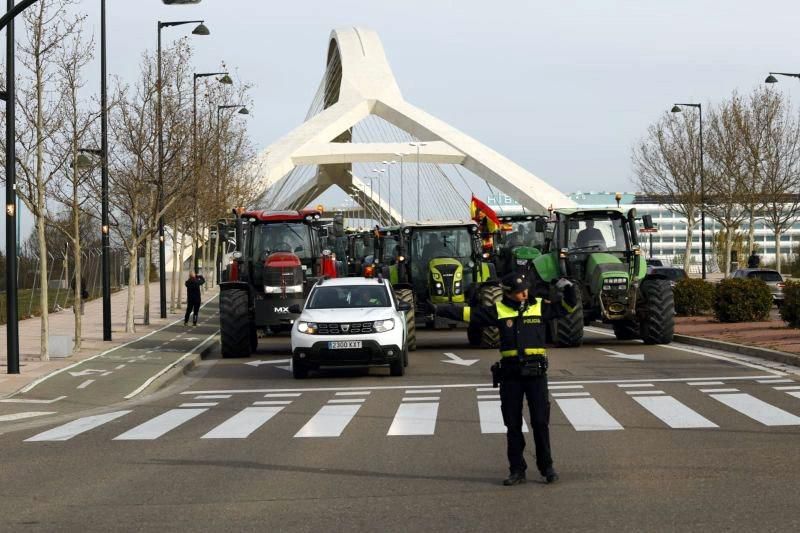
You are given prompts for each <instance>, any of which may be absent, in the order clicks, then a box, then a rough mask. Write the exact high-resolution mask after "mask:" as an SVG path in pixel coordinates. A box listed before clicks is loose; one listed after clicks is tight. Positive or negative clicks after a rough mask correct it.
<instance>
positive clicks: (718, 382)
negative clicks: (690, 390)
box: [689, 381, 725, 387]
mask: <svg viewBox="0 0 800 533" xmlns="http://www.w3.org/2000/svg"><path fill="white" fill-rule="evenodd" d="M689 385H691V386H693V387H702V386H707V385H725V383H723V382H722V381H695V382H694V383H689Z"/></svg>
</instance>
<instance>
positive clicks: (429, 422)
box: [387, 402, 439, 435]
mask: <svg viewBox="0 0 800 533" xmlns="http://www.w3.org/2000/svg"><path fill="white" fill-rule="evenodd" d="M438 411H439V402H420V403H417V402H415V403H401V404H400V407H398V408H397V412H396V413H395V415H394V420H392V425H391V427H389V432H388V433H387V435H433V432H434V431H435V429H436V415H437V413H438Z"/></svg>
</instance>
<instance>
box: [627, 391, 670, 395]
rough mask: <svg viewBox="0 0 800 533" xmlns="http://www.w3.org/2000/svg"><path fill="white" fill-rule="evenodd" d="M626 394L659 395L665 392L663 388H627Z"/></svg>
mask: <svg viewBox="0 0 800 533" xmlns="http://www.w3.org/2000/svg"><path fill="white" fill-rule="evenodd" d="M625 394H627V395H628V396H648V395H649V396H658V395H659V394H664V391H663V390H627V391H625Z"/></svg>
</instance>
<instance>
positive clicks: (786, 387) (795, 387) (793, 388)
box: [773, 385, 800, 390]
mask: <svg viewBox="0 0 800 533" xmlns="http://www.w3.org/2000/svg"><path fill="white" fill-rule="evenodd" d="M773 388H774V389H775V390H800V385H787V386H783V387H773Z"/></svg>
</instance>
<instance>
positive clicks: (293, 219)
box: [219, 209, 336, 357]
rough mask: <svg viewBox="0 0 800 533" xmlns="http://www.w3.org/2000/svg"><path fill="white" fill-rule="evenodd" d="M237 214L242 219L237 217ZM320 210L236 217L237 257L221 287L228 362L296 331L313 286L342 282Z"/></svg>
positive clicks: (248, 213)
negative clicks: (262, 338)
mask: <svg viewBox="0 0 800 533" xmlns="http://www.w3.org/2000/svg"><path fill="white" fill-rule="evenodd" d="M234 214H237V213H235V212H234ZM327 231H328V230H327V228H325V227H323V223H322V222H321V220H320V213H319V211H316V210H313V209H306V210H301V211H245V212H243V213H241V215H237V218H236V250H237V251H236V252H234V253H233V259H232V261H231V264H230V265H229V267H228V273H227V276H226V277H227V281H225V282H223V283H221V284H220V296H219V322H220V336H221V345H222V346H221V347H222V356H223V357H247V356H249V355H250V353H252V352H254V351H255V350H256V348H257V346H258V334H259V331H261V332H262V333H263V334H265V335H266V334H268V333H279V332H282V331H288V330H289V329H291V327H292V323H293V322H294V319H295V318H297V316H298V315H297V314H295V313H291V312H290V311H289V308H290V307H291V306H292V305H293V304H299V305H300V307H301V308H302V306H303V303H304V302H305V298H306V296H307V295H308V292H309V290H310V289H311V286H312V285H314V283H316V281H317V280H318V279H319V278H321V277H323V276H325V277H336V262H335V257H334V256H333V255H332V254H331V252H330V251H329V250H326V249H323V245H322V243H323V242H325V238H326V237H327Z"/></svg>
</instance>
